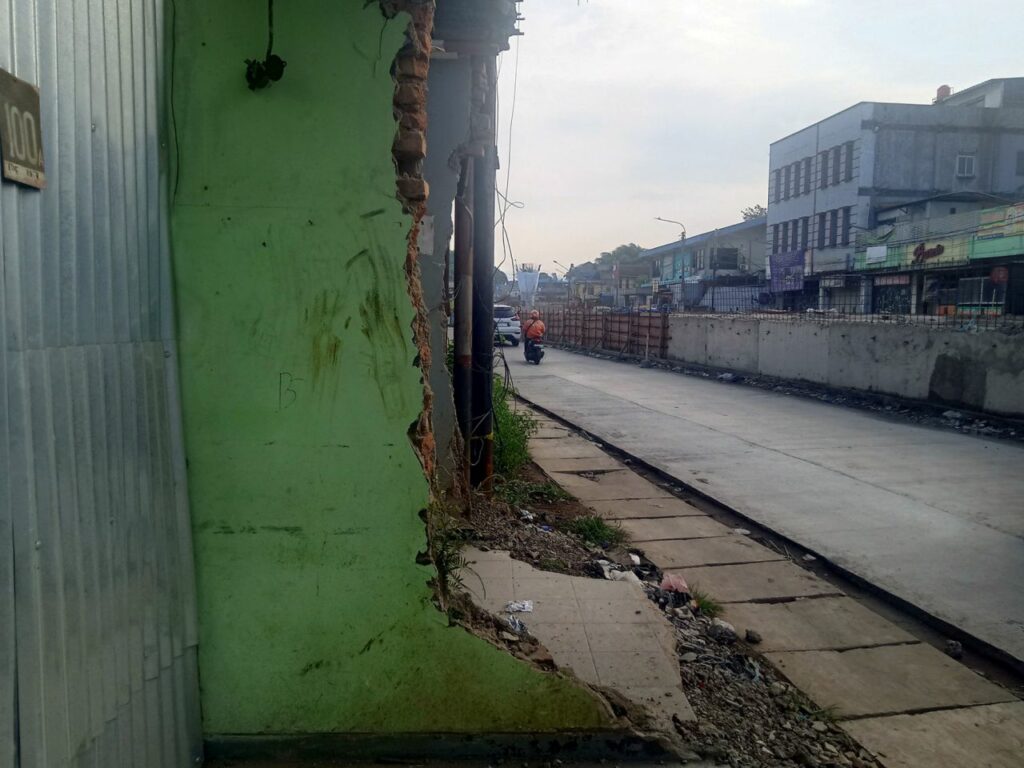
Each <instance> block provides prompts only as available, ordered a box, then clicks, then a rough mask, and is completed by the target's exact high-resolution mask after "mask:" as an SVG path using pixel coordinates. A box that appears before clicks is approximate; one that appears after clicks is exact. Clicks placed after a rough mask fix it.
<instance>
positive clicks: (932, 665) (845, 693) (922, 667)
mask: <svg viewBox="0 0 1024 768" xmlns="http://www.w3.org/2000/svg"><path fill="white" fill-rule="evenodd" d="M765 657H766V658H767V659H768V660H769V661H771V662H772V663H773V664H775V665H776V666H777V667H778V668H779V669H780V670H781V671H782V672H783V674H785V675H786V676H787V677H788V678H789V679H790V680H792V681H793V683H794V684H795V685H796V686H797V687H798V688H800V690H802V691H803V692H804V693H806V694H807V695H808V696H809V697H810V698H811V699H812V700H813V701H814V702H816V703H817V704H818V706H820V707H835V708H836V714H837V716H838V717H841V718H845V717H857V716H861V715H882V714H897V713H906V712H914V711H918V710H923V709H933V708H938V707H963V706H971V705H974V704H995V703H998V702H1003V701H1012V700H1014V696H1013V694H1011V693H1009V692H1008V691H1006V690H1005V689H1003V688H1000V687H999V686H997V685H995V684H994V683H990V682H989V681H987V680H986V679H985V678H983V677H981V676H980V675H976V674H975V673H974V672H972V671H971V670H969V669H968V668H967V667H965V666H964V665H962V664H960V663H958V662H956V661H953V659H951V658H949V657H948V656H946V655H945V654H944V653H941V652H940V651H937V650H935V649H934V648H932V647H931V646H930V645H921V644H917V645H893V646H886V647H884V648H859V649H856V650H852V651H844V652H839V651H787V652H771V653H766V654H765Z"/></svg>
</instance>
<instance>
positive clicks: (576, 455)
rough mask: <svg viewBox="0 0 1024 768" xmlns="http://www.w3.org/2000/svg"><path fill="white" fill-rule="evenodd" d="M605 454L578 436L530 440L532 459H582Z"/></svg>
mask: <svg viewBox="0 0 1024 768" xmlns="http://www.w3.org/2000/svg"><path fill="white" fill-rule="evenodd" d="M606 455H607V454H606V453H605V452H604V451H602V450H601V449H600V448H598V447H597V446H596V445H594V444H593V443H590V442H587V441H586V440H583V439H582V438H578V437H564V438H562V439H561V440H530V456H532V457H533V459H534V461H536V460H537V459H539V458H552V459H553V458H561V459H582V458H597V457H603V456H606Z"/></svg>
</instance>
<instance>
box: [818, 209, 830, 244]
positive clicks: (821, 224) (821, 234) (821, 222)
mask: <svg viewBox="0 0 1024 768" xmlns="http://www.w3.org/2000/svg"><path fill="white" fill-rule="evenodd" d="M827 215H828V214H825V213H819V214H818V247H819V248H824V247H825V217H826V216H827Z"/></svg>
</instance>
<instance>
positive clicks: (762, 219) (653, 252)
mask: <svg viewBox="0 0 1024 768" xmlns="http://www.w3.org/2000/svg"><path fill="white" fill-rule="evenodd" d="M767 225H768V217H767V216H758V217H757V218H755V219H747V220H746V221H740V222H737V223H736V224H730V225H729V226H727V227H719V228H718V229H712V230H710V231H708V232H701V233H700V234H699V235H694V236H693V237H688V238H686V239H685V240H676V241H674V242H671V243H665V244H664V245H659V246H657V247H656V248H648V249H647V250H646V251H644V252H643V253H642V254H641V256H642V257H643V258H649V257H654V256H665V255H667V254H669V253H675V252H676V251H678V250H679V249H680V248H688V247H690V246H692V245H701V244H702V243H706V242H708V241H709V240H711V238H713V237H724V236H726V235H732V234H735V233H737V232H743V231H744V230H747V229H756V228H757V227H764V226H767Z"/></svg>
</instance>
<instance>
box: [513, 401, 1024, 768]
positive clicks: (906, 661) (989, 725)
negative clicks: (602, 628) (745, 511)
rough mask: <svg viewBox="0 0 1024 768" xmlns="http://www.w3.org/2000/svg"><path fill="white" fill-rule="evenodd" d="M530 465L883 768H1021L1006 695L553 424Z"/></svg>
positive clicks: (1022, 744)
mask: <svg viewBox="0 0 1024 768" xmlns="http://www.w3.org/2000/svg"><path fill="white" fill-rule="evenodd" d="M531 453H532V455H533V458H534V461H536V463H537V464H538V465H539V466H540V467H541V468H542V469H543V470H544V471H545V472H547V473H548V474H549V475H550V476H551V478H552V479H553V480H554V481H555V482H557V483H559V484H560V485H562V486H563V487H564V488H565V489H566V490H568V491H569V492H571V493H572V494H573V495H575V496H576V497H577V498H578V499H579V500H580V501H581V502H582V503H583V504H585V505H587V506H588V507H590V508H591V509H593V510H594V511H595V512H596V513H598V514H600V515H601V516H603V517H605V518H606V519H608V520H613V521H616V522H617V523H618V524H619V525H621V526H622V528H623V529H624V530H625V531H626V532H627V533H628V534H630V536H631V537H632V544H633V545H634V546H635V547H637V548H639V549H642V550H643V551H644V552H645V554H646V555H647V556H648V558H649V559H650V560H651V561H652V562H654V563H656V564H657V565H658V566H659V567H661V568H662V569H663V570H666V571H676V572H679V573H680V574H681V575H682V576H683V577H684V578H685V579H686V580H687V582H688V583H689V584H690V585H691V587H693V586H697V587H699V588H701V589H702V590H703V591H705V592H706V593H708V594H710V595H711V596H712V597H714V598H715V599H716V600H717V601H718V602H720V603H722V604H724V608H725V613H724V616H723V617H724V618H725V619H726V620H727V621H729V622H731V623H732V624H733V625H734V626H735V627H736V629H737V631H738V633H739V634H740V636H743V634H744V631H745V630H746V629H753V630H756V632H757V633H759V634H760V635H761V637H762V638H763V640H762V642H761V643H760V645H759V646H758V650H759V651H760V652H762V653H763V654H764V657H765V659H767V660H768V661H769V662H770V663H772V664H773V665H775V666H776V668H777V669H779V670H780V671H781V672H782V673H783V674H785V675H786V676H787V677H788V678H789V679H790V680H791V681H792V682H793V683H794V684H795V685H796V686H797V687H798V688H800V689H801V690H802V691H803V692H804V693H806V694H807V695H808V696H809V697H810V698H811V699H813V700H814V701H815V702H816V703H817V704H818V705H819V706H820V707H822V708H823V709H824V708H828V709H830V711H831V712H833V713H834V717H835V718H836V720H837V721H838V722H839V723H840V724H841V726H842V727H843V728H844V729H845V730H846V731H847V732H848V733H850V734H851V735H852V736H853V737H854V738H855V739H857V741H859V742H860V743H861V744H862V745H863V746H864V747H865V748H867V749H868V750H870V751H871V752H873V753H874V754H875V755H876V756H877V757H878V758H879V759H880V760H881V761H882V762H883V763H884V764H885V765H886V766H889V768H937V766H942V768H958V767H962V768H978V766H986V767H988V768H1018V767H1019V766H1020V765H1021V755H1022V754H1024V702H1021V701H1020V700H1018V699H1017V698H1016V697H1015V696H1014V695H1013V694H1012V693H1010V692H1009V691H1007V690H1005V689H1003V688H1001V687H999V686H997V685H995V684H993V683H991V682H989V681H988V680H986V679H984V678H983V677H981V676H980V675H977V674H975V673H974V672H972V671H971V670H970V669H968V668H967V667H965V666H964V665H962V664H960V663H958V662H955V661H953V660H952V659H950V658H949V657H947V656H946V655H944V654H942V653H941V652H939V651H937V650H935V649H934V648H932V647H931V646H929V645H925V644H922V643H920V642H918V641H917V640H916V639H915V638H914V637H912V636H911V635H909V634H907V633H906V632H904V631H903V630H902V629H900V628H899V627H897V626H895V625H893V624H892V623H890V622H888V621H887V620H886V619H884V618H882V617H881V616H878V615H877V614H874V613H873V612H871V611H870V610H868V609H867V608H865V607H863V606H862V605H861V604H860V603H858V602H857V601H856V600H854V599H852V598H850V597H848V596H846V595H844V594H843V593H842V592H841V590H839V589H838V588H836V587H835V586H833V585H832V584H830V583H828V582H826V581H823V580H822V579H820V578H818V577H817V576H815V575H814V574H812V573H810V572H809V571H806V570H804V569H802V568H800V567H799V566H797V565H795V564H794V563H792V562H790V561H789V560H787V559H786V558H784V557H783V556H782V555H780V554H778V553H777V552H775V551H773V550H770V549H768V548H766V547H763V546H761V545H760V544H758V543H757V542H755V541H752V540H751V539H749V538H748V537H746V536H744V535H742V534H739V533H736V532H734V531H733V530H732V529H729V528H727V527H725V526H723V525H721V524H719V523H718V522H716V521H715V520H713V519H712V518H711V517H709V516H707V515H705V514H704V513H702V512H701V511H700V510H698V509H696V508H695V507H693V506H691V505H689V504H686V503H685V502H683V501H681V500H679V499H676V498H674V497H672V496H671V495H670V494H669V493H668V492H666V491H665V490H663V489H662V488H660V487H658V486H656V485H654V484H652V483H650V482H649V481H647V480H646V479H645V478H642V477H640V476H639V475H637V474H636V473H634V472H632V471H631V470H630V469H629V468H628V467H627V466H625V465H623V464H620V463H618V462H616V461H615V460H614V459H611V458H610V457H608V456H607V455H606V454H604V453H603V452H602V451H601V450H600V449H599V448H598V447H597V446H596V445H594V444H593V443H590V442H588V441H586V440H584V439H583V438H581V437H579V436H576V435H575V434H572V433H570V432H569V431H568V430H567V429H566V428H565V427H564V426H562V425H560V424H558V423H556V422H554V421H551V420H548V419H541V429H540V431H539V433H538V434H537V436H536V437H535V438H534V440H533V441H532V443H531ZM594 466H599V467H600V469H596V470H595V469H594V468H593V467H594ZM840 757H841V756H840ZM836 763H837V764H839V765H843V764H848V763H849V761H846V763H844V762H843V761H842V760H841V759H837V761H836Z"/></svg>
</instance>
